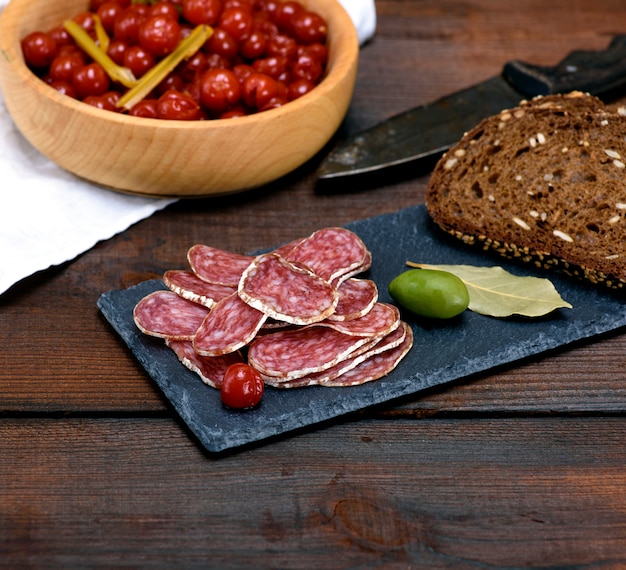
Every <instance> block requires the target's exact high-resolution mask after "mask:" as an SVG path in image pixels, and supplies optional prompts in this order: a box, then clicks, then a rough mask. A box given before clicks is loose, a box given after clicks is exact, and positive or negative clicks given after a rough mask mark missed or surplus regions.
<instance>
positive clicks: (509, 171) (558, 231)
mask: <svg viewBox="0 0 626 570" xmlns="http://www.w3.org/2000/svg"><path fill="white" fill-rule="evenodd" d="M625 165H626V106H624V105H622V106H621V107H620V106H618V105H616V106H613V107H609V106H605V105H604V104H603V103H602V102H601V101H600V100H599V99H597V98H595V97H592V96H590V95H586V94H583V93H579V92H574V93H570V94H567V95H549V96H545V97H538V98H535V99H532V100H531V101H523V102H522V103H520V105H519V106H518V107H516V108H514V109H509V110H504V111H502V112H501V113H500V114H499V115H496V116H493V117H490V118H488V119H485V120H484V121H482V122H481V123H480V124H479V125H477V126H476V127H475V128H473V129H472V130H471V131H469V132H468V133H466V134H465V135H464V136H463V138H462V139H461V140H460V141H459V142H458V143H457V144H456V145H455V146H453V147H452V148H451V149H450V150H449V151H448V152H447V153H446V154H445V155H444V156H443V157H442V158H441V159H440V160H439V162H438V163H437V165H436V166H435V169H434V171H433V173H432V175H431V178H430V180H429V184H428V189H427V193H426V207H427V209H428V212H429V214H430V216H431V217H432V219H433V220H434V221H435V222H436V223H437V224H438V225H439V226H441V227H442V228H443V229H444V230H446V231H448V232H449V233H451V234H453V235H455V236H457V237H458V238H461V239H463V240H464V241H466V242H468V243H477V242H480V243H482V244H483V247H484V248H485V249H495V250H497V251H499V252H500V253H502V254H503V255H506V256H507V257H518V258H521V259H523V260H524V261H532V262H534V263H535V264H536V265H538V266H541V267H546V268H547V267H552V266H557V267H559V268H561V269H562V270H564V271H565V272H567V273H569V274H572V275H576V276H580V277H584V278H587V279H589V280H591V281H593V282H595V283H598V282H603V283H604V284H606V285H608V286H609V287H618V288H619V287H623V286H625V285H626V167H625Z"/></svg>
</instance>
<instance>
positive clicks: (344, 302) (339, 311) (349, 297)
mask: <svg viewBox="0 0 626 570" xmlns="http://www.w3.org/2000/svg"><path fill="white" fill-rule="evenodd" d="M337 292H338V293H339V300H338V302H337V307H335V312H334V313H333V314H332V315H329V316H328V319H329V320H332V321H351V320H352V319H358V318H359V317H362V316H363V315H365V314H367V313H368V312H369V311H370V310H371V308H372V307H373V306H374V303H376V301H378V287H377V286H376V283H374V282H373V281H372V280H371V279H356V278H354V277H352V278H350V279H346V280H345V281H343V282H342V283H341V284H340V285H339V287H338V288H337Z"/></svg>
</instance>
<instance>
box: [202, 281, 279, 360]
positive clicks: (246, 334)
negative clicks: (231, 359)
mask: <svg viewBox="0 0 626 570" xmlns="http://www.w3.org/2000/svg"><path fill="white" fill-rule="evenodd" d="M266 319H267V316H266V315H265V314H263V313H262V312H260V311H258V310H257V309H255V308H254V307H251V306H250V305H248V304H247V303H244V302H243V301H242V300H241V299H240V298H239V295H237V293H233V294H231V295H229V296H228V297H226V298H225V299H222V300H221V301H218V302H217V303H216V304H215V306H214V307H213V308H212V309H211V312H210V313H209V315H208V316H207V318H206V319H204V321H203V322H202V325H201V326H200V327H199V328H198V330H197V332H196V334H195V336H194V338H193V347H194V349H195V351H196V352H197V353H198V354H200V355H202V356H221V355H222V354H228V353H230V352H235V351H236V350H239V349H240V348H242V347H244V346H245V345H246V344H248V343H249V342H250V341H251V340H252V339H253V338H254V337H255V336H256V334H257V332H258V331H259V329H260V328H261V326H262V325H263V323H264V322H265V320H266Z"/></svg>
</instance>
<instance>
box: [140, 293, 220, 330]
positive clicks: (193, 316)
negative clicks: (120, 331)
mask: <svg viewBox="0 0 626 570" xmlns="http://www.w3.org/2000/svg"><path fill="white" fill-rule="evenodd" d="M208 314H209V309H207V308H206V307H204V306H202V305H199V304H197V303H193V302H192V301H188V300H187V299H183V298H182V297H181V296H179V295H177V294H176V293H174V292H173V291H160V290H159V291H154V292H153V293H150V294H149V295H146V296H145V297H144V298H143V299H141V300H140V301H139V302H138V303H137V304H136V305H135V308H134V310H133V318H134V320H135V324H136V325H137V327H138V328H139V329H140V330H141V331H142V332H144V333H145V334H148V335H151V336H156V337H160V338H168V339H173V340H191V339H193V338H194V336H195V334H196V331H197V330H198V328H200V325H201V324H202V322H203V321H204V319H205V318H206V316H207V315H208Z"/></svg>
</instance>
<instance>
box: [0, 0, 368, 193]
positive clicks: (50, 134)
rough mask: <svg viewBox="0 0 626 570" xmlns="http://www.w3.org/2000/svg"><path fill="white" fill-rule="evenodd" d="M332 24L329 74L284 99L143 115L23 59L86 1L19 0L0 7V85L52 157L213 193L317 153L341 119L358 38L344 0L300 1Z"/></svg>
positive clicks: (75, 166) (105, 175)
mask: <svg viewBox="0 0 626 570" xmlns="http://www.w3.org/2000/svg"><path fill="white" fill-rule="evenodd" d="M301 3H302V4H303V5H305V6H307V7H309V8H310V9H313V10H315V11H317V12H318V13H319V14H321V15H322V16H323V17H324V18H325V19H326V21H327V22H328V49H329V62H328V66H327V72H326V76H325V78H324V79H323V80H322V82H321V83H320V84H319V85H317V86H316V87H315V89H313V90H312V91H311V92H310V93H308V94H306V95H304V96H302V97H300V98H299V99H296V100H295V101H291V102H290V103H288V104H286V105H284V106H283V107H280V108H277V109H272V110H269V111H265V112H262V113H257V114H254V115H250V116H246V117H240V118H237V119H221V120H211V121H189V122H187V121H165V120H157V119H146V118H135V117H130V116H127V115H123V114H120V113H112V112H110V111H103V110H101V109H96V108H95V107H91V106H90V105H86V104H84V103H81V102H80V101H77V100H74V99H72V98H70V97H68V96H66V95H62V94H60V93H58V92H57V91H56V90H54V89H53V88H51V87H49V86H48V85H46V84H45V83H44V82H43V81H42V80H41V79H39V78H37V77H36V76H35V75H34V74H33V73H32V72H31V71H30V70H29V69H28V68H27V67H26V65H25V64H24V59H23V57H22V51H21V47H20V40H21V39H22V38H23V37H24V36H25V35H26V34H27V33H29V32H32V31H35V30H48V29H50V28H52V27H54V26H55V25H57V24H59V23H61V22H62V21H63V20H64V19H67V18H69V17H72V16H74V15H76V14H77V13H79V12H81V11H83V10H85V9H86V6H87V0H11V2H9V4H8V5H7V7H6V8H5V9H4V11H3V12H2V14H1V15H0V87H1V88H2V92H3V96H4V100H5V103H6V106H7V108H8V110H9V113H10V114H11V116H12V118H13V120H14V122H15V124H16V125H17V127H18V128H19V129H20V131H21V132H22V133H23V134H24V136H25V137H26V138H27V139H28V140H29V141H30V143H31V144H32V145H33V146H34V147H35V148H37V149H38V150H39V151H40V152H42V153H43V154H44V155H45V156H47V157H48V158H49V159H50V160H52V161H53V162H55V163H56V164H58V165H59V166H61V167H62V168H64V169H66V170H68V171H70V172H72V173H74V174H75V175H77V176H79V177H82V178H85V179H87V180H90V181H92V182H95V183H97V184H101V185H103V186H106V187H109V188H112V189H115V190H118V191H123V192H129V193H135V194H142V195H150V196H178V197H180V196H188V197H197V196H207V195H214V194H226V193H231V192H237V191H241V190H245V189H249V188H253V187H257V186H261V185H263V184H266V183H268V182H271V181H272V180H276V179H277V178H280V177H281V176H283V175H285V174H287V173H288V172H290V171H292V170H294V169H295V168H297V167H298V166H300V165H302V164H303V163H305V162H306V161H307V160H309V159H310V158H311V157H313V156H314V155H315V154H316V153H317V152H318V151H319V150H320V149H321V148H322V147H323V146H324V145H325V144H326V143H327V142H328V141H329V140H330V138H331V137H332V135H333V134H334V133H335V131H336V130H337V128H338V127H339V125H340V123H341V121H342V120H343V118H344V116H345V114H346V112H347V109H348V106H349V104H350V99H351V97H352V91H353V88H354V82H355V78H356V70H357V63H358V53H359V46H358V38H357V33H356V30H355V28H354V25H353V23H352V21H351V19H350V17H349V16H348V14H347V13H346V12H345V10H344V9H343V8H342V6H341V5H340V4H339V3H338V2H337V0H301Z"/></svg>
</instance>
